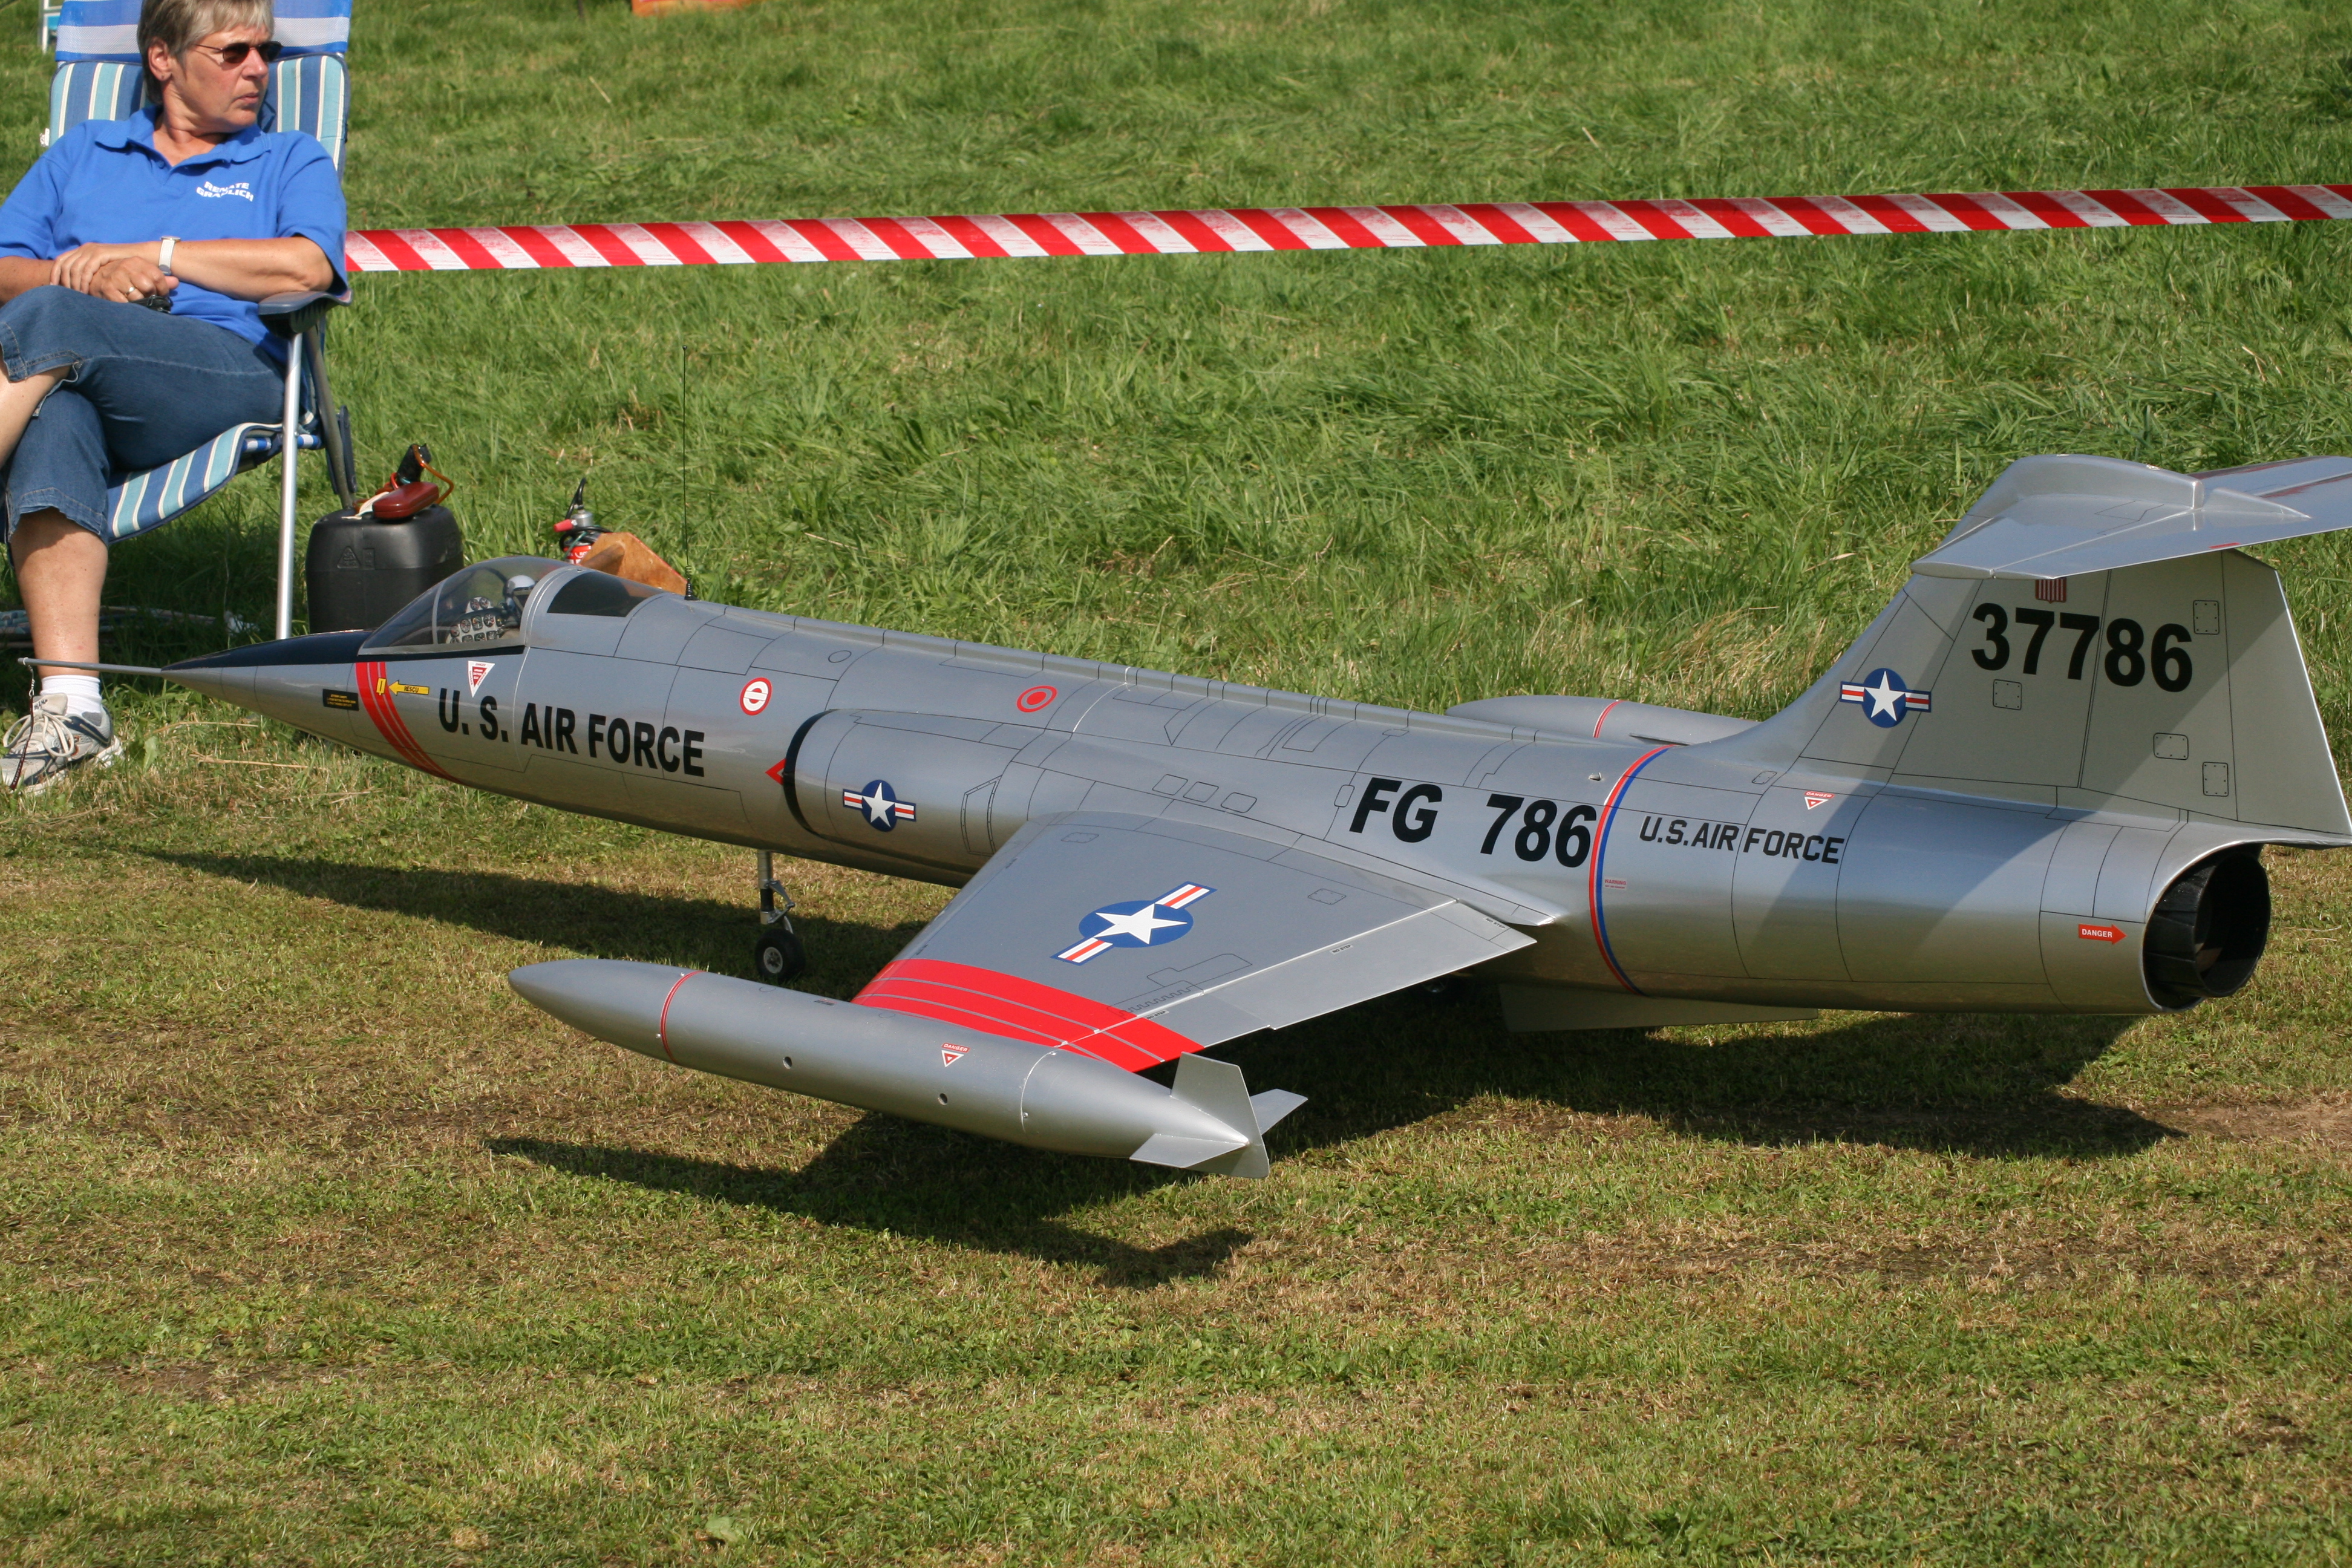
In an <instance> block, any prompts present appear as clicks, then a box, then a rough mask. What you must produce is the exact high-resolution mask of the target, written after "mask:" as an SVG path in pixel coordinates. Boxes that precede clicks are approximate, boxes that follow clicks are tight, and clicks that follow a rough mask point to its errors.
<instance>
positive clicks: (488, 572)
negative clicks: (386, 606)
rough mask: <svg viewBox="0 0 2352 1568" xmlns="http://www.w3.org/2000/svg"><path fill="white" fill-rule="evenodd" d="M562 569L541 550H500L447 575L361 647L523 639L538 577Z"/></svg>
mask: <svg viewBox="0 0 2352 1568" xmlns="http://www.w3.org/2000/svg"><path fill="white" fill-rule="evenodd" d="M562 569H563V563H562V562H561V561H550V560H547V559H546V558H544V557H543V556H538V555H502V556H499V558H498V559H497V560H495V561H482V562H477V563H475V564H473V565H471V566H467V567H464V568H462V569H461V570H459V571H457V572H454V573H452V574H450V575H448V576H446V577H444V578H443V579H442V580H441V581H440V582H439V583H437V584H435V585H434V586H433V587H431V588H428V589H426V590H425V592H424V593H423V594H420V595H417V597H416V598H415V600H413V601H411V602H410V604H409V605H408V607H407V608H406V609H404V610H403V611H401V612H400V613H399V614H398V615H396V616H393V617H392V619H390V620H388V621H386V622H384V623H383V626H380V627H378V628H377V629H376V633H375V635H374V636H373V637H370V638H368V640H367V642H366V644H365V645H364V646H363V647H362V648H361V649H360V651H361V652H362V653H371V652H376V651H390V650H393V649H402V650H413V649H416V648H425V647H445V646H446V647H463V648H487V647H498V646H499V645H500V644H504V643H516V642H520V641H521V640H522V612H523V607H524V605H526V604H527V603H528V602H529V600H530V592H531V590H532V589H533V588H535V587H537V586H538V585H539V582H540V579H541V578H542V577H545V576H546V575H547V574H549V573H551V572H560V571H562Z"/></svg>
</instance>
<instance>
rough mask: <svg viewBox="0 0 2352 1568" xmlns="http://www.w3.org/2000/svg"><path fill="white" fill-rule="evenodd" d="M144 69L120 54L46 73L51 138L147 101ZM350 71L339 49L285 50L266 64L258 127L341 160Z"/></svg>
mask: <svg viewBox="0 0 2352 1568" xmlns="http://www.w3.org/2000/svg"><path fill="white" fill-rule="evenodd" d="M149 101H150V100H149V99H148V97H147V72H146V70H145V69H144V68H142V67H141V66H139V65H137V64H136V63H130V62H125V61H121V60H68V61H67V62H66V63H65V64H63V65H60V66H58V69H57V74H56V75H55V76H52V77H51V78H50V79H49V134H48V140H49V141H50V142H56V141H57V139H58V137H60V136H63V135H64V134H65V133H66V132H68V131H70V130H72V129H73V128H74V127H75V126H77V125H79V124H80V123H81V122H82V121H85V120H127V119H129V118H130V117H131V115H133V114H136V113H138V112H139V110H141V109H142V107H144V106H145V105H146V104H147V103H148V102H149ZM351 119H352V83H351V72H350V70H349V68H347V67H345V66H344V64H343V59H342V57H341V55H287V56H285V57H283V58H280V59H279V60H278V63H277V64H276V65H274V66H272V67H270V68H269V90H268V92H267V93H265V94H263V95H262V100H261V128H262V129H263V130H264V131H302V132H309V133H310V135H312V136H315V137H317V138H318V139H319V142H320V145H321V146H323V147H325V148H326V150H327V156H328V157H330V158H331V159H333V160H334V162H335V167H336V168H338V169H341V167H342V166H343V142H344V140H345V139H346V138H347V137H348V136H349V134H350V132H351Z"/></svg>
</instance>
